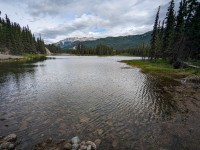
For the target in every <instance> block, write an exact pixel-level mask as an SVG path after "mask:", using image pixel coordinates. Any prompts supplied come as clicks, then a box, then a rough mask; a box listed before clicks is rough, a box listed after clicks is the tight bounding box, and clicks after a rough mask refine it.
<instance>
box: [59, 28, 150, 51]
mask: <svg viewBox="0 0 200 150" xmlns="http://www.w3.org/2000/svg"><path fill="white" fill-rule="evenodd" d="M151 33H152V32H147V33H144V34H141V35H129V36H119V37H107V38H100V39H97V40H87V41H78V40H77V41H73V42H72V41H71V40H69V41H67V40H65V41H63V40H62V41H60V42H57V43H55V45H56V46H59V47H61V48H72V47H74V46H77V45H78V43H79V42H81V43H82V44H83V45H85V46H87V47H95V46H97V45H99V44H103V45H109V46H111V47H113V48H114V49H115V50H122V49H128V48H137V47H141V46H142V45H143V44H145V45H146V46H147V45H149V44H150V39H151Z"/></svg>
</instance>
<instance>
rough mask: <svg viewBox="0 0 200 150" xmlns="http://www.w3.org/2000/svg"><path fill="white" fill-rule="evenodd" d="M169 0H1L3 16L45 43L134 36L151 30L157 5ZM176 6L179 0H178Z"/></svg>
mask: <svg viewBox="0 0 200 150" xmlns="http://www.w3.org/2000/svg"><path fill="white" fill-rule="evenodd" d="M169 2H170V0H0V10H1V11H2V15H4V14H5V13H6V14H8V16H9V18H10V19H11V21H15V22H18V23H19V24H20V25H21V26H26V25H29V28H30V29H31V30H32V32H33V33H34V34H35V35H38V34H39V33H40V34H41V35H42V38H43V39H44V40H45V42H46V43H52V42H57V41H59V40H62V39H64V38H67V37H96V38H99V37H107V36H120V35H135V34H141V33H144V32H147V31H150V30H152V28H153V22H154V19H155V14H156V12H157V9H158V6H159V5H160V6H161V13H160V18H161V19H163V18H164V17H165V15H166V11H167V7H168V5H169ZM175 3H176V9H177V7H178V3H179V0H175Z"/></svg>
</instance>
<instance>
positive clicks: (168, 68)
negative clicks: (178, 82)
mask: <svg viewBox="0 0 200 150" xmlns="http://www.w3.org/2000/svg"><path fill="white" fill-rule="evenodd" d="M121 62H124V63H127V64H128V65H131V66H135V67H138V68H141V69H142V70H141V71H142V72H144V73H151V74H159V75H163V76H177V75H183V76H184V75H190V74H196V75H199V76H200V71H198V70H196V69H192V68H184V69H174V68H173V67H172V65H171V64H169V63H168V62H167V61H164V60H157V61H149V60H123V61H121Z"/></svg>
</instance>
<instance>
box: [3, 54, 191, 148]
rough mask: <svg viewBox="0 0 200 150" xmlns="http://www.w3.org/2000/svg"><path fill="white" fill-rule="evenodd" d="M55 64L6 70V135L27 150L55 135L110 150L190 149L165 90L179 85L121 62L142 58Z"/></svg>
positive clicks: (18, 65)
mask: <svg viewBox="0 0 200 150" xmlns="http://www.w3.org/2000/svg"><path fill="white" fill-rule="evenodd" d="M54 58H56V59H47V60H43V61H38V62H23V63H6V64H0V95H1V100H0V108H1V109H0V119H1V120H0V133H1V134H5V135H6V134H8V133H12V132H14V133H16V134H17V135H19V137H20V140H21V141H22V144H21V148H22V149H30V148H31V147H32V148H33V145H34V144H36V143H38V142H40V141H41V140H44V139H46V138H47V137H50V136H52V137H54V138H57V139H62V138H65V139H70V138H71V137H73V136H75V135H78V136H79V137H80V138H81V139H97V138H98V139H101V140H102V144H101V145H100V149H104V150H105V149H126V150H127V149H150V148H154V149H155V148H162V147H163V148H171V149H172V148H174V147H177V142H178V144H179V145H180V143H182V142H188V141H187V140H186V139H184V138H185V136H186V135H187V133H183V132H182V131H183V130H181V128H185V127H186V126H184V124H183V123H182V120H181V119H180V117H181V116H180V113H179V111H178V106H177V103H176V101H174V100H173V98H172V97H171V95H170V94H169V93H166V92H164V91H163V89H162V87H163V86H165V84H167V86H169V85H173V84H174V83H172V82H171V81H169V82H166V79H158V78H156V77H152V76H149V75H145V74H143V73H141V72H139V69H137V68H133V67H130V66H127V65H126V64H123V63H119V62H118V61H119V60H124V59H138V58H132V57H95V56H88V57H86V56H85V57H81V56H54ZM163 81H164V82H163ZM177 127H178V128H179V130H180V131H179V130H178V129H177ZM174 131H176V132H174ZM189 142H191V141H189Z"/></svg>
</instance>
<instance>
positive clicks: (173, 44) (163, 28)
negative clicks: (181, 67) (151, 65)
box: [149, 0, 200, 65]
mask: <svg viewBox="0 0 200 150" xmlns="http://www.w3.org/2000/svg"><path fill="white" fill-rule="evenodd" d="M174 5H175V4H174V0H171V2H170V5H169V7H168V11H167V14H166V18H165V19H164V20H163V21H162V23H161V21H159V12H160V7H159V9H158V12H157V15H156V19H155V23H154V28H153V33H152V39H151V48H150V51H149V58H150V59H151V60H156V59H158V58H163V59H165V60H169V61H170V62H171V63H172V64H174V65H177V64H180V62H182V61H188V60H191V59H194V60H199V59H200V2H198V0H181V2H180V6H179V10H178V12H177V15H176V12H175V11H174ZM161 24H162V25H161Z"/></svg>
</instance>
